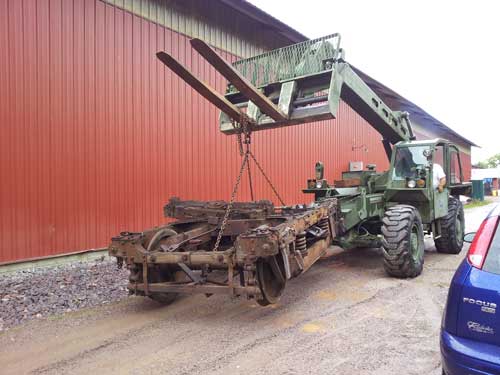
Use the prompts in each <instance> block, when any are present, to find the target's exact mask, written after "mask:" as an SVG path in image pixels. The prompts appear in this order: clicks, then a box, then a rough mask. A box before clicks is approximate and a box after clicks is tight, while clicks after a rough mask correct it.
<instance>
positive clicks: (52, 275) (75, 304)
mask: <svg viewBox="0 0 500 375" xmlns="http://www.w3.org/2000/svg"><path fill="white" fill-rule="evenodd" d="M126 282H127V271H126V270H124V269H122V270H119V269H118V268H117V267H116V262H114V261H112V260H111V259H107V258H104V257H102V258H99V259H97V260H92V261H87V262H84V261H80V262H75V263H68V264H63V265H58V266H53V267H47V268H38V269H36V268H33V269H28V270H20V271H16V272H14V273H8V274H4V275H0V331H2V330H8V329H9V328H12V327H13V326H16V325H18V324H21V323H24V322H26V321H28V320H31V319H37V318H38V319H39V318H42V317H47V316H49V315H54V314H61V313H67V312H71V311H74V310H78V309H81V308H84V307H93V306H98V305H102V304H106V303H110V302H115V301H118V300H120V299H122V298H125V297H127V295H128V293H127V290H126Z"/></svg>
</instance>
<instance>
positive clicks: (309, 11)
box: [250, 0, 500, 163]
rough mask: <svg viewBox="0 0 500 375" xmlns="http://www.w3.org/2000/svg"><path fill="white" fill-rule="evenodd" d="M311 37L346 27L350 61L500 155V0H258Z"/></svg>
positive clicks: (482, 151)
mask: <svg viewBox="0 0 500 375" xmlns="http://www.w3.org/2000/svg"><path fill="white" fill-rule="evenodd" d="M250 2H251V3H252V4H254V5H256V6H257V7H259V8H260V9H262V10H264V11H265V12H267V13H269V14H271V15H272V16H274V17H275V18H278V19H279V20H281V21H283V22H284V23H286V24H287V25H289V26H291V27H293V28H294V29H296V30H297V31H299V32H301V33H302V34H304V35H305V36H307V37H309V38H317V37H321V36H324V35H328V34H332V33H335V32H338V33H340V34H341V36H342V42H341V46H342V47H343V48H344V50H345V52H346V60H347V61H348V62H350V63H351V64H353V65H354V66H356V67H357V68H359V69H361V70H362V71H364V72H365V73H366V74H368V75H370V76H371V77H373V78H374V79H376V80H377V81H380V82H381V83H383V84H384V85H386V86H388V87H390V88H391V89H393V90H394V91H396V92H398V93H399V94H401V95H402V96H404V97H405V98H407V99H408V100H410V101H412V102H414V103H415V104H417V105H418V106H420V107H421V108H423V109H424V110H425V111H427V112H428V113H430V114H431V115H432V116H434V117H435V118H437V119H438V120H440V121H441V122H443V123H444V124H446V125H447V126H448V127H450V128H452V129H453V130H455V131H457V132H458V133H459V134H461V135H463V136H464V137H466V138H467V139H469V140H471V141H472V142H474V143H476V144H477V145H479V146H481V148H473V149H472V161H473V163H476V162H478V161H480V160H484V159H486V158H487V157H489V156H491V155H494V154H497V153H500V119H499V116H498V115H497V113H496V109H498V108H500V1H495V0H476V1H470V0H469V1H462V0H454V1H451V0H418V1H417V0H399V1H398V0H377V1H370V0H342V1H340V0H250Z"/></svg>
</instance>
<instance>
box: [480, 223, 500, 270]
mask: <svg viewBox="0 0 500 375" xmlns="http://www.w3.org/2000/svg"><path fill="white" fill-rule="evenodd" d="M483 270H485V271H487V272H492V273H496V274H499V275H500V225H497V229H496V232H495V235H494V236H493V240H492V241H491V245H490V249H489V250H488V255H487V256H486V260H485V261H484V265H483Z"/></svg>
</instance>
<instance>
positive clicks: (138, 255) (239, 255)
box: [109, 198, 338, 305]
mask: <svg viewBox="0 0 500 375" xmlns="http://www.w3.org/2000/svg"><path fill="white" fill-rule="evenodd" d="M227 204H228V203H227V202H224V201H208V202H203V201H181V200H179V199H178V198H171V199H170V201H169V203H168V204H167V205H166V206H165V208H164V212H165V216H166V217H171V218H174V219H176V221H174V222H173V223H170V224H167V225H164V226H160V227H155V228H153V229H149V230H146V231H144V232H140V233H132V232H123V233H121V234H120V235H119V236H117V237H114V238H113V239H112V242H111V245H110V246H109V254H110V255H111V256H114V257H116V258H117V259H118V262H119V263H120V264H123V263H125V264H126V266H127V268H128V269H129V271H130V277H129V284H128V289H129V291H130V293H131V294H137V295H146V296H149V297H151V298H152V299H155V300H158V301H160V302H170V301H171V300H173V299H174V298H175V296H176V295H177V294H179V293H203V294H206V295H207V296H209V295H212V294H216V293H226V294H230V295H233V296H247V297H248V298H255V299H256V300H257V301H258V302H259V303H260V304H262V305H267V304H270V303H275V302H276V301H277V300H278V299H279V297H280V295H281V293H282V292H283V290H284V288H285V285H286V281H287V280H289V279H291V278H293V277H297V276H298V275H300V274H301V273H303V272H305V271H307V270H308V269H309V268H310V267H311V265H312V264H314V262H316V261H317V260H318V259H319V258H320V257H321V256H322V255H323V254H324V253H325V251H326V249H327V248H328V247H329V246H330V245H331V243H332V240H333V239H334V238H335V235H336V233H337V226H338V220H337V200H336V199H335V198H330V199H325V200H324V201H322V202H320V203H314V204H312V205H310V206H304V205H297V206H292V207H275V206H274V205H273V204H272V203H271V202H269V201H258V202H249V203H245V202H235V203H234V205H233V207H232V209H231V211H230V214H229V217H228V221H227V224H226V226H225V227H224V231H223V233H222V238H221V242H220V246H219V247H218V249H216V250H215V249H214V245H215V242H216V239H217V235H218V233H219V230H220V228H221V224H222V220H223V217H224V214H225V212H226V209H227Z"/></svg>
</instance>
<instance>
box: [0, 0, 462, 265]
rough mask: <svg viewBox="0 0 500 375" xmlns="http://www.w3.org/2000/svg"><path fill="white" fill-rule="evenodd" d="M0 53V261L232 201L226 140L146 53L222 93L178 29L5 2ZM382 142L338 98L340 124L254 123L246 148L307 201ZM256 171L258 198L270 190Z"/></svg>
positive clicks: (85, 9) (102, 11)
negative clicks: (320, 175)
mask: <svg viewBox="0 0 500 375" xmlns="http://www.w3.org/2000/svg"><path fill="white" fill-rule="evenodd" d="M21 21H22V22H21ZM221 39H222V38H221ZM227 42H228V43H233V42H234V40H233V38H231V37H228V38H227ZM0 49H1V50H2V51H4V53H2V54H1V56H0V64H1V69H0V99H1V100H0V123H1V126H2V137H0V146H1V147H0V153H1V160H0V178H1V180H2V184H0V189H1V194H0V199H1V200H0V203H1V210H0V225H1V227H2V240H1V241H0V261H11V260H16V259H22V258H32V257H38V256H45V255H51V254H59V253H64V252H71V251H76V250H82V249H89V248H96V247H102V246H105V245H106V244H107V243H108V240H109V238H110V237H111V236H112V235H114V234H116V233H118V232H120V231H123V230H133V231H134V230H141V229H143V228H145V227H150V226H153V225H156V224H159V223H161V222H164V221H165V218H163V217H162V207H163V205H164V204H165V203H166V201H167V200H168V198H169V197H170V196H173V195H176V196H180V197H182V198H185V199H229V197H230V194H231V189H232V185H233V183H234V181H235V179H236V174H237V172H238V167H239V163H240V157H239V155H238V148H237V145H236V139H235V137H229V136H225V135H223V134H221V133H220V132H219V131H218V111H217V110H216V108H214V107H213V106H212V105H211V104H209V103H207V102H206V101H205V100H204V99H203V98H201V97H200V96H199V95H198V94H196V93H194V92H193V91H192V90H191V89H190V88H189V87H188V86H186V85H185V84H184V83H183V82H182V81H180V80H179V79H178V78H177V77H175V76H173V75H172V73H171V72H170V71H169V70H167V69H166V68H165V67H164V66H163V65H162V64H161V63H159V62H158V61H157V60H156V58H155V52H157V51H158V50H166V51H169V52H170V53H172V55H174V56H176V57H177V58H178V59H179V60H180V61H181V62H183V63H185V64H186V65H187V66H188V68H190V69H192V70H193V71H194V73H195V74H196V75H198V76H199V77H201V78H202V79H204V80H206V81H207V82H208V83H209V84H211V85H212V86H215V87H216V88H217V89H218V90H219V91H221V92H223V91H224V89H225V80H224V79H223V78H222V77H221V76H219V75H218V74H216V72H215V70H214V69H213V68H212V67H211V66H209V65H208V64H206V63H205V62H204V60H202V59H201V58H200V57H199V55H198V54H196V53H195V52H193V50H192V49H191V48H190V45H189V41H188V38H187V37H185V36H183V35H180V34H178V33H175V32H173V31H171V30H168V29H165V28H163V27H161V26H158V25H156V24H153V23H150V22H148V21H146V20H144V19H142V18H140V17H137V16H134V15H132V14H130V13H128V12H125V11H122V10H120V9H117V8H114V7H112V6H109V5H106V4H105V3H103V2H101V1H99V0H73V1H71V0H68V1H60V0H39V1H36V2H33V1H28V0H23V1H20V0H0ZM222 53H223V55H224V57H226V58H227V59H229V60H232V59H234V58H235V56H232V55H230V54H229V53H225V52H222ZM380 138H381V137H380V136H379V135H378V133H377V132H376V131H375V130H373V129H372V128H371V127H370V126H369V125H368V124H366V123H365V121H364V120H363V119H361V118H360V117H359V116H358V115H357V114H355V113H354V112H353V111H352V110H351V109H350V108H349V107H348V106H347V105H345V104H342V105H341V106H340V110H339V116H338V119H337V120H332V121H326V122H322V123H317V124H310V125H307V126H296V127H291V128H288V129H280V130H272V131H267V132H262V133H257V134H255V136H254V140H253V144H252V147H253V149H254V152H255V155H256V156H257V158H258V160H259V161H260V162H261V164H262V166H263V168H264V169H265V171H266V172H267V173H268V175H269V176H270V177H271V179H272V180H273V181H274V183H275V185H276V186H277V188H278V190H279V191H280V193H281V194H282V196H283V197H284V199H285V201H286V203H302V202H307V201H309V200H310V199H311V197H310V196H306V195H304V194H302V193H301V189H302V188H303V187H304V186H305V183H306V180H307V179H308V178H310V177H312V176H313V172H314V164H315V162H316V161H318V160H321V161H323V162H324V163H325V166H326V177H327V178H328V179H329V180H333V179H338V178H340V174H341V172H342V171H343V170H347V169H348V163H349V161H350V160H361V161H363V162H364V163H365V164H366V163H375V164H377V166H378V168H379V169H384V168H386V167H387V165H388V163H387V161H386V157H385V153H384V151H383V148H382V146H381V143H380ZM469 163H470V161H469ZM252 172H253V176H254V180H255V181H254V182H255V194H256V198H257V199H269V198H271V199H273V200H274V197H273V194H272V191H271V189H270V188H269V187H268V186H267V184H266V183H265V181H264V179H263V178H262V177H261V176H259V174H258V171H257V170H256V168H255V167H253V169H252ZM238 199H239V200H248V199H249V188H248V181H247V180H246V176H245V178H244V180H243V181H242V186H241V191H240V194H239V195H238Z"/></svg>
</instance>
